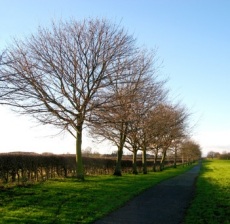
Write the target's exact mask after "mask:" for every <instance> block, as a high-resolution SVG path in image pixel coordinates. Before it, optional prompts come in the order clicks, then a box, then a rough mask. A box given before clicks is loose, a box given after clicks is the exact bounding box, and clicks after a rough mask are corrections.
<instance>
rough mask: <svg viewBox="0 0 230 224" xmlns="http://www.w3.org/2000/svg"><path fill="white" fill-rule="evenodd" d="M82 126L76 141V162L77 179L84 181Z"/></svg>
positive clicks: (80, 125) (79, 128) (79, 126)
mask: <svg viewBox="0 0 230 224" xmlns="http://www.w3.org/2000/svg"><path fill="white" fill-rule="evenodd" d="M82 125H83V124H79V125H78V126H77V139H76V162H77V179H79V180H84V179H85V177H84V167H83V161H82V151H81V145H82Z"/></svg>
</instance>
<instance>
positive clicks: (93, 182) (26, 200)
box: [0, 166, 191, 224]
mask: <svg viewBox="0 0 230 224" xmlns="http://www.w3.org/2000/svg"><path fill="white" fill-rule="evenodd" d="M189 168H191V167H182V166H180V167H178V168H177V169H174V168H170V169H166V170H165V171H163V172H157V173H149V174H147V175H143V174H139V175H131V174H130V175H128V174H127V175H124V176H122V177H115V176H109V175H107V176H106V175H104V176H91V177H87V178H86V181H84V182H80V181H77V180H76V179H73V178H67V179H53V180H49V181H47V182H44V183H40V184H36V185H31V186H27V187H13V188H7V189H2V190H1V193H0V223H17V224H19V223H23V224H24V223H30V224H32V223H65V224H66V223H68V224H70V223H91V222H93V221H95V220H97V219H100V218H102V217H103V216H104V215H105V214H108V213H109V212H111V211H113V210H114V209H116V208H118V207H120V206H122V205H123V204H124V203H125V202H127V201H128V200H130V199H131V198H133V197H134V196H135V195H138V194H139V193H140V192H142V191H144V190H145V189H147V188H149V187H151V186H153V185H155V184H157V183H159V182H160V181H162V180H164V179H168V178H170V177H172V176H175V175H178V174H180V173H183V172H185V171H186V170H188V169H189Z"/></svg>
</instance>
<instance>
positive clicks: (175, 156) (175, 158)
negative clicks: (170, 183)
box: [173, 149, 177, 168]
mask: <svg viewBox="0 0 230 224" xmlns="http://www.w3.org/2000/svg"><path fill="white" fill-rule="evenodd" d="M176 160H177V149H175V154H174V164H173V167H174V168H176V167H177V165H176Z"/></svg>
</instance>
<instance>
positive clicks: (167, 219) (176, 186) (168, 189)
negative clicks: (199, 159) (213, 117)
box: [95, 163, 201, 224]
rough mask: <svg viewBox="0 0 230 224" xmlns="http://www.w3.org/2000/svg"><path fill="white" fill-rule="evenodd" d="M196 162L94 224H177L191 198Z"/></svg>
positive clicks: (195, 175)
mask: <svg viewBox="0 0 230 224" xmlns="http://www.w3.org/2000/svg"><path fill="white" fill-rule="evenodd" d="M200 165H201V164H200V163H199V164H198V165H196V166H195V167H193V168H192V169H191V170H189V171H187V172H186V173H184V174H181V175H179V176H176V177H174V178H171V179H168V180H166V181H163V182H161V183H160V184H158V185H155V186H154V187H152V188H150V189H149V190H147V191H145V192H144V193H142V194H140V195H139V196H137V197H135V198H134V199H132V200H131V201H129V202H128V203H127V204H126V205H125V206H123V207H121V208H120V209H118V210H116V211H114V212H112V213H111V214H109V215H108V216H106V217H104V218H103V219H101V220H98V221H96V222H95V224H150V223H151V224H181V223H183V218H184V214H185V212H186V209H187V207H188V206H189V203H190V201H191V199H192V196H193V193H194V189H195V181H196V177H197V176H198V174H199V171H200Z"/></svg>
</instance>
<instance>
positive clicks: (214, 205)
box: [185, 160, 230, 224]
mask: <svg viewBox="0 0 230 224" xmlns="http://www.w3.org/2000/svg"><path fill="white" fill-rule="evenodd" d="M185 223H186V224H194V223H196V224H205V223H208V224H220V223H221V224H229V223H230V160H205V161H204V162H203V165H202V168H201V173H200V175H199V177H198V180H197V185H196V194H195V198H194V200H193V201H192V204H191V206H190V208H189V209H188V212H187V215H186V219H185Z"/></svg>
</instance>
